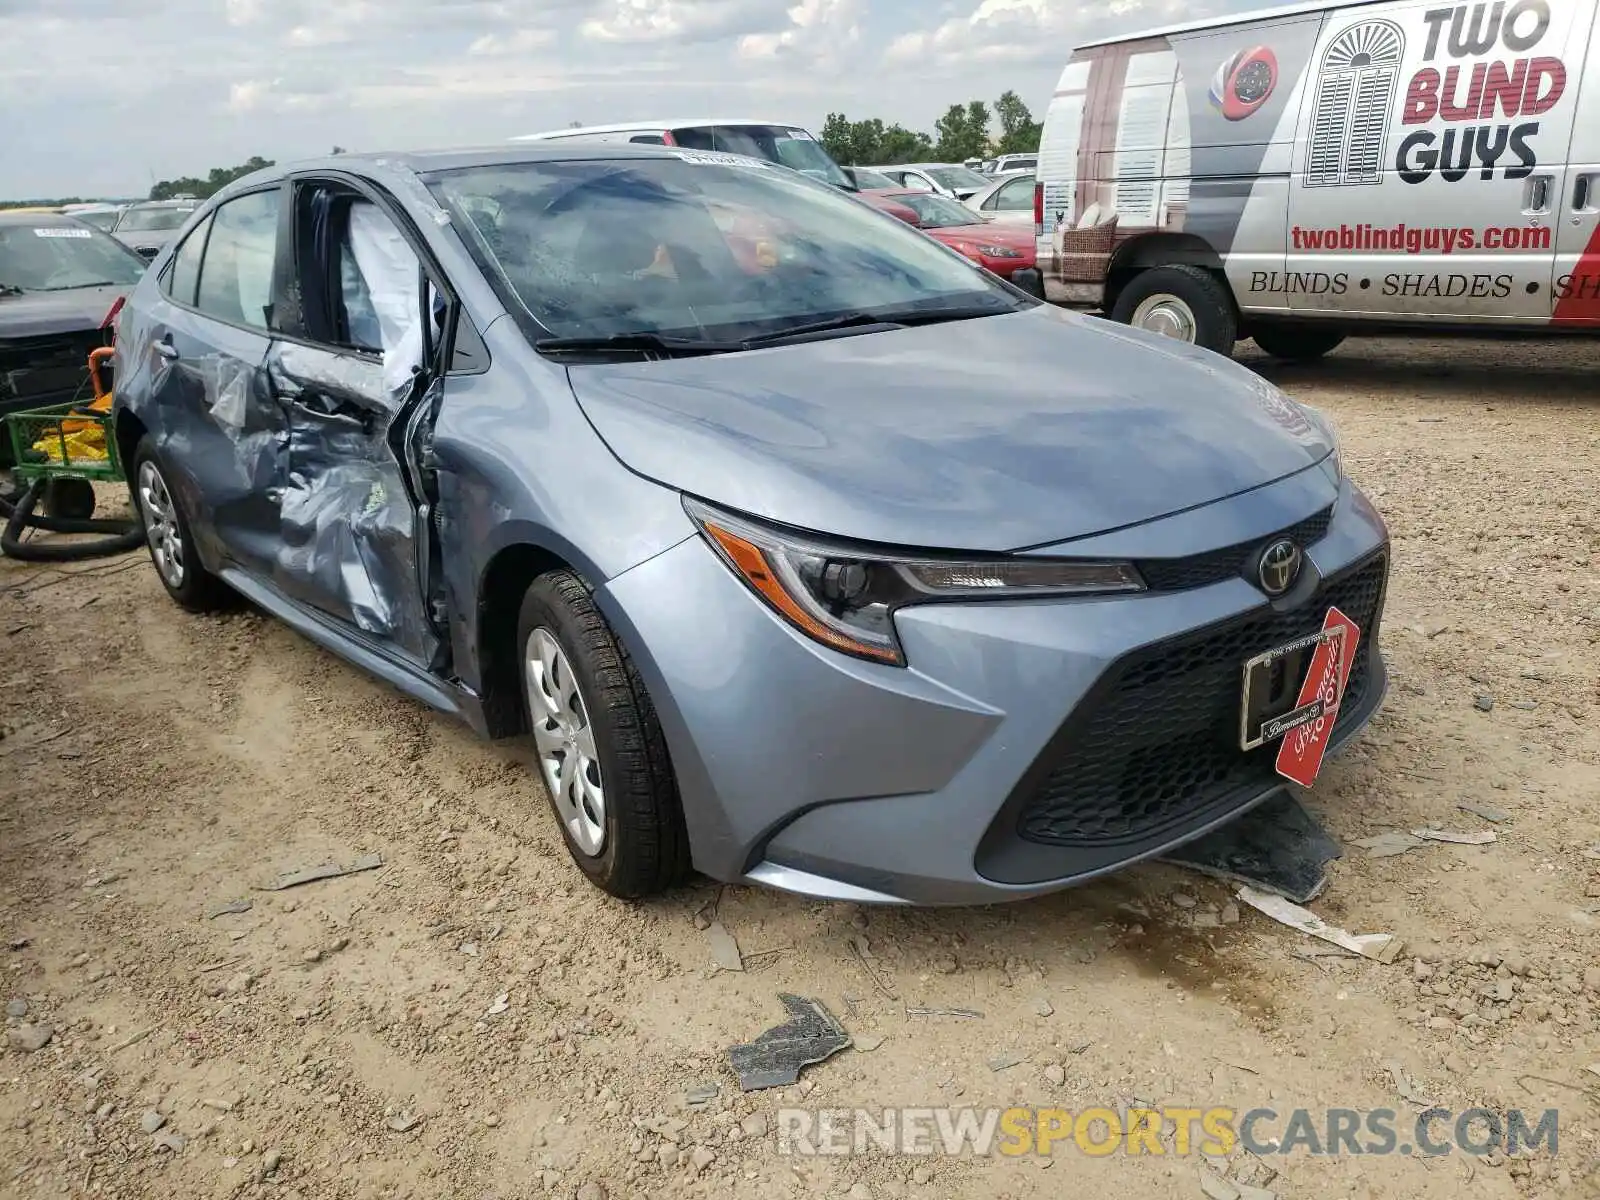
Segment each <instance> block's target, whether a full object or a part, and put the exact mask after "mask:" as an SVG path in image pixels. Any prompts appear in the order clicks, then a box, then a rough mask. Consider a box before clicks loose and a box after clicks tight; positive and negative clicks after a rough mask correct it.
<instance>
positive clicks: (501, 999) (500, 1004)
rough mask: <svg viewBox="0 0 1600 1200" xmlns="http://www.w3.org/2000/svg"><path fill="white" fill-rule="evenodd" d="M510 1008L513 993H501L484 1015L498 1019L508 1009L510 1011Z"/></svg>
mask: <svg viewBox="0 0 1600 1200" xmlns="http://www.w3.org/2000/svg"><path fill="white" fill-rule="evenodd" d="M510 1007H511V993H510V992H501V993H500V994H499V995H498V996H496V997H495V998H494V1003H493V1004H491V1005H489V1008H488V1011H487V1012H485V1013H484V1015H485V1016H488V1017H498V1016H499V1015H500V1014H501V1013H503V1012H505V1011H506V1009H508V1008H510Z"/></svg>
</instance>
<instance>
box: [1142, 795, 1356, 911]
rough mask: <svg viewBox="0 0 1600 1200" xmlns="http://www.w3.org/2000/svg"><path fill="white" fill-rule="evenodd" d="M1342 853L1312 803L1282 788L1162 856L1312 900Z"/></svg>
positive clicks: (1178, 863) (1222, 876) (1259, 887)
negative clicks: (1313, 812) (1310, 808)
mask: <svg viewBox="0 0 1600 1200" xmlns="http://www.w3.org/2000/svg"><path fill="white" fill-rule="evenodd" d="M1341 854H1342V851H1341V849H1340V846H1339V843H1338V842H1337V841H1335V840H1334V838H1333V837H1332V836H1330V835H1329V833H1328V831H1327V830H1326V829H1324V828H1323V827H1322V825H1321V823H1320V822H1319V821H1318V820H1317V819H1316V818H1315V817H1314V816H1312V815H1311V813H1310V812H1309V811H1307V809H1306V807H1305V806H1304V805H1303V804H1301V803H1300V802H1299V801H1298V800H1296V799H1295V798H1294V797H1293V796H1291V795H1289V793H1288V792H1282V793H1280V794H1278V795H1277V796H1275V797H1273V798H1272V799H1271V800H1268V801H1267V802H1266V803H1264V804H1259V805H1257V806H1256V807H1255V808H1253V809H1251V810H1250V811H1249V812H1247V813H1245V814H1244V815H1243V816H1242V817H1239V818H1237V819H1235V820H1232V821H1229V822H1228V823H1227V824H1226V825H1224V826H1222V828H1220V829H1216V830H1213V831H1212V832H1211V833H1208V834H1207V835H1206V836H1205V837H1203V838H1200V839H1198V840H1197V841H1193V842H1190V843H1189V844H1188V845H1186V846H1180V847H1179V848H1178V849H1176V850H1173V851H1171V852H1169V853H1167V854H1165V855H1163V856H1162V858H1161V861H1162V862H1167V863H1171V864H1173V865H1174V866H1179V867H1186V868H1188V869H1189V870H1191V871H1199V872H1200V873H1201V874H1204V875H1210V876H1213V877H1215V878H1218V879H1226V880H1227V881H1228V882H1230V883H1241V884H1245V885H1246V886H1249V887H1253V888H1256V889H1257V890H1259V891H1263V892H1270V893H1272V894H1273V895H1278V896H1283V897H1284V898H1285V899H1288V900H1292V901H1294V902H1295V903H1297V904H1309V903H1310V902H1311V901H1312V900H1315V899H1316V898H1317V896H1318V895H1319V894H1320V893H1321V892H1322V889H1323V887H1324V886H1325V885H1326V884H1327V881H1328V864H1329V863H1330V862H1332V861H1333V860H1334V859H1336V858H1339V857H1340V855H1341ZM1174 902H1175V903H1176V902H1177V901H1176V897H1174Z"/></svg>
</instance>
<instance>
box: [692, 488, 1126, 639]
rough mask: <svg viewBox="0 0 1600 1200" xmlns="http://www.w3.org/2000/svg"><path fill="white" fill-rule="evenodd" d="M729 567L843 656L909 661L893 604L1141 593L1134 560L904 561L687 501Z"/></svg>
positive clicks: (793, 621)
mask: <svg viewBox="0 0 1600 1200" xmlns="http://www.w3.org/2000/svg"><path fill="white" fill-rule="evenodd" d="M683 506H684V509H685V510H686V511H687V512H688V514H689V516H690V518H691V519H692V520H693V521H694V522H695V524H696V525H698V526H699V527H700V531H701V532H702V533H703V534H704V535H705V537H706V540H707V541H708V542H709V543H710V544H711V546H712V548H713V549H714V550H715V551H716V552H717V554H718V556H719V557H721V559H722V561H723V562H724V563H726V564H727V565H728V568H729V569H730V570H731V571H733V573H734V574H735V575H737V576H738V577H739V579H740V580H741V581H743V583H744V584H745V586H746V587H748V588H749V589H750V590H751V591H752V592H754V593H755V594H756V595H757V596H759V597H760V598H761V600H762V601H764V602H765V603H766V604H767V605H768V606H769V607H770V608H771V609H772V610H773V611H774V612H776V613H777V614H778V615H779V616H781V617H782V618H783V619H784V620H786V621H788V622H789V624H791V625H793V626H794V627H795V628H796V629H798V630H799V631H800V632H801V633H804V634H805V635H806V636H808V637H810V638H812V639H813V640H814V641H817V642H820V643H821V644H822V645H824V646H828V647H831V648H832V649H834V650H838V651H840V652H842V653H844V654H853V655H855V656H856V657H858V658H865V659H870V660H872V661H873V662H881V663H891V664H893V665H895V666H904V665H905V661H906V660H905V654H904V653H903V652H902V651H901V649H900V641H899V639H898V638H897V637H896V636H895V630H894V613H895V610H896V609H900V608H904V607H906V606H907V605H911V604H931V603H938V602H941V601H956V600H959V601H972V600H1017V599H1025V598H1029V597H1038V596H1077V595H1104V594H1106V593H1114V592H1142V591H1143V590H1144V586H1145V585H1144V580H1143V579H1141V578H1140V577H1139V572H1138V571H1137V570H1136V569H1135V568H1134V566H1133V564H1132V563H1127V562H1110V561H1103V560H1098V559H1096V560H1088V559H1073V560H1067V559H1047V558H1007V557H1004V556H998V557H992V558H978V559H974V558H968V557H957V556H949V557H934V556H926V557H924V556H917V557H903V556H898V555H889V554H885V553H883V552H880V551H874V550H872V549H870V548H867V547H860V546H851V545H848V544H846V543H843V542H834V541H831V540H829V539H825V538H817V537H813V536H810V535H806V534H800V533H795V532H790V531H788V530H779V529H775V528H773V527H771V526H768V525H765V524H761V523H758V522H755V521H751V520H748V519H746V518H744V517H738V516H735V515H733V514H732V513H727V512H723V511H722V510H721V509H717V508H713V507H712V506H711V505H709V504H705V503H703V502H702V501H699V500H694V499H691V498H689V497H687V496H686V497H684V501H683Z"/></svg>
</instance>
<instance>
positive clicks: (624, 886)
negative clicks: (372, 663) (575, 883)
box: [517, 571, 689, 899]
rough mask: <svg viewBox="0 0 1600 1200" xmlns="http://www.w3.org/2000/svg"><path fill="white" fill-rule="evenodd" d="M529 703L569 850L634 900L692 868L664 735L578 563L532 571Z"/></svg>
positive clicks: (522, 636) (527, 630)
mask: <svg viewBox="0 0 1600 1200" xmlns="http://www.w3.org/2000/svg"><path fill="white" fill-rule="evenodd" d="M517 646H518V647H519V648H520V650H521V656H522V678H523V702H524V704H525V705H526V706H527V715H528V727H529V729H530V730H531V732H532V734H533V743H534V748H535V750H536V751H537V753H538V756H539V773H540V775H541V777H542V778H543V780H544V785H545V790H546V791H548V792H549V794H550V806H551V808H552V809H554V811H555V815H556V820H557V822H558V823H559V824H560V827H561V836H562V839H563V840H564V841H565V842H566V843H567V851H568V853H570V854H571V855H572V859H573V861H574V862H575V863H577V864H578V866H579V867H580V868H581V869H582V871H583V873H584V874H585V875H587V876H588V877H589V880H590V882H592V883H594V884H595V886H597V887H599V888H601V889H602V890H604V891H606V892H609V893H610V894H611V895H613V896H619V897H622V898H623V899H636V898H638V897H640V896H647V895H650V894H652V893H655V892H660V891H664V890H665V889H667V888H669V887H671V886H672V885H673V884H674V883H677V882H678V881H679V880H680V879H682V878H683V876H684V875H685V874H687V872H688V868H689V851H688V834H687V832H686V830H685V827H684V822H683V809H682V806H681V804H680V802H679V799H678V787H677V781H676V779H675V778H674V776H673V773H672V763H671V761H670V760H669V758H668V756H667V744H666V738H665V737H664V736H663V735H662V732H661V726H660V723H659V722H658V721H657V720H656V713H655V708H654V706H653V705H652V704H651V702H650V697H649V695H648V693H646V691H645V688H644V683H643V681H642V680H641V679H640V678H639V673H638V671H637V670H636V669H635V667H634V665H633V662H632V660H631V659H630V658H629V657H628V654H627V651H626V650H624V649H623V647H622V645H621V643H620V642H619V641H618V640H617V637H616V635H615V634H614V633H613V632H612V631H611V626H610V625H609V624H607V622H606V619H605V617H604V616H602V615H601V613H600V610H599V609H598V608H596V607H595V603H594V600H593V598H592V597H591V596H590V594H589V589H588V588H587V587H585V586H584V584H583V581H582V580H581V579H579V578H578V577H577V576H576V575H574V574H572V573H571V572H570V571H554V572H551V573H550V574H548V575H542V576H540V577H539V578H538V579H536V580H534V582H533V584H532V585H531V586H530V587H529V588H528V592H527V595H526V596H524V597H523V601H522V611H521V613H520V614H519V616H518V620H517Z"/></svg>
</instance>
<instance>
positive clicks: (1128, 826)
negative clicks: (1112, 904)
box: [1017, 555, 1388, 846]
mask: <svg viewBox="0 0 1600 1200" xmlns="http://www.w3.org/2000/svg"><path fill="white" fill-rule="evenodd" d="M1387 574H1388V561H1387V559H1386V557H1384V556H1382V555H1379V556H1378V557H1376V558H1374V559H1370V560H1368V561H1367V562H1366V563H1365V564H1363V565H1361V566H1359V567H1358V568H1356V569H1355V570H1353V571H1351V572H1348V573H1346V574H1345V575H1343V576H1342V577H1340V578H1339V579H1337V580H1334V581H1332V582H1329V583H1326V584H1324V585H1323V587H1322V588H1321V589H1320V590H1319V591H1318V592H1317V594H1316V595H1315V596H1314V597H1313V598H1312V599H1311V600H1309V601H1307V602H1306V603H1305V604H1304V605H1303V606H1302V607H1301V608H1299V609H1298V610H1296V611H1294V612H1290V613H1275V612H1272V611H1270V610H1268V611H1265V612H1257V613H1251V614H1249V615H1247V616H1244V617H1240V618H1237V619H1235V620H1232V621H1229V622H1227V623H1225V624H1222V625H1217V626H1212V627H1211V628H1209V629H1205V630H1202V631H1200V632H1198V633H1193V634H1186V635H1184V636H1183V637H1180V638H1174V639H1171V640H1169V641H1166V642H1161V643H1158V644H1156V645H1153V646H1147V647H1145V648H1144V649H1142V650H1138V651H1136V652H1135V653H1133V654H1131V655H1129V656H1127V657H1126V658H1124V659H1122V660H1121V661H1119V662H1118V663H1116V664H1114V665H1113V666H1112V668H1111V670H1110V672H1109V673H1108V675H1107V676H1106V677H1105V678H1104V679H1103V680H1102V681H1101V682H1100V683H1099V684H1098V685H1097V686H1096V689H1095V692H1094V694H1093V695H1092V696H1091V697H1090V698H1089V699H1087V700H1086V701H1085V703H1084V704H1083V705H1082V706H1080V708H1079V714H1081V715H1077V714H1075V715H1074V717H1073V718H1072V723H1071V724H1070V725H1069V727H1068V728H1067V729H1064V730H1063V731H1062V732H1063V736H1062V737H1061V738H1060V739H1059V741H1060V742H1064V743H1065V745H1066V749H1065V750H1064V751H1062V752H1061V754H1060V757H1059V759H1058V760H1057V761H1056V763H1055V764H1054V766H1053V767H1052V768H1051V769H1050V771H1049V774H1048V775H1047V776H1046V777H1045V779H1044V782H1043V783H1042V784H1041V785H1040V786H1039V788H1038V790H1037V791H1036V792H1035V793H1034V795H1033V796H1032V797H1030V798H1029V799H1028V800H1027V802H1026V803H1025V805H1024V807H1023V809H1022V813H1021V816H1020V818H1019V821H1018V830H1017V831H1018V833H1019V834H1020V835H1021V836H1022V837H1023V838H1025V839H1027V840H1028V841H1032V842H1041V843H1045V844H1048V845H1057V846H1093V845H1108V844H1114V843H1117V842H1123V841H1136V840H1142V839H1144V838H1148V837H1152V836H1154V835H1157V834H1160V833H1162V832H1164V831H1166V830H1168V829H1173V830H1175V829H1177V827H1179V826H1181V825H1196V826H1197V825H1201V824H1204V823H1205V822H1206V821H1208V820H1210V819H1211V818H1212V817H1213V816H1214V815H1216V814H1218V813H1220V812H1222V811H1224V810H1226V809H1227V808H1229V807H1231V806H1232V805H1233V804H1236V803H1238V802H1240V799H1241V797H1242V796H1243V795H1244V794H1246V793H1252V794H1253V793H1256V792H1259V791H1260V790H1261V789H1262V788H1263V787H1265V786H1267V785H1269V784H1270V783H1271V782H1272V781H1273V780H1274V779H1275V778H1276V771H1275V769H1274V766H1273V761H1274V759H1275V757H1276V755H1277V752H1278V747H1277V745H1276V744H1270V745H1266V746H1261V747H1258V748H1257V749H1255V750H1251V751H1248V752H1246V751H1242V750H1240V749H1239V705H1240V701H1241V696H1240V691H1241V683H1242V670H1243V666H1244V663H1245V661H1246V660H1248V659H1249V658H1251V657H1253V656H1254V655H1256V654H1259V653H1261V652H1263V651H1265V650H1270V649H1273V648H1274V647H1277V646H1281V645H1283V644H1284V643H1286V642H1291V641H1294V640H1295V639H1297V638H1301V637H1305V636H1307V635H1309V634H1313V633H1316V632H1317V631H1318V630H1320V629H1321V628H1322V622H1323V617H1324V615H1325V614H1326V612H1327V610H1328V607H1329V606H1330V605H1337V606H1338V607H1339V609H1340V610H1341V611H1343V612H1344V613H1345V614H1346V615H1347V616H1349V617H1350V618H1351V619H1352V620H1354V621H1355V622H1356V624H1357V625H1358V626H1359V627H1360V629H1361V634H1362V636H1361V643H1360V645H1359V646H1358V647H1357V650H1356V659H1355V663H1354V664H1353V666H1352V668H1351V672H1350V683H1349V687H1348V689H1347V691H1346V693H1345V698H1344V702H1343V704H1342V705H1341V707H1340V717H1339V721H1338V723H1337V724H1336V725H1335V727H1334V728H1335V735H1336V736H1337V734H1338V732H1339V730H1341V729H1342V728H1343V727H1344V726H1345V725H1346V723H1347V722H1348V721H1349V720H1351V719H1353V718H1354V717H1355V715H1356V714H1357V713H1358V712H1359V711H1360V709H1361V707H1362V701H1363V699H1364V698H1365V696H1366V692H1367V688H1368V687H1369V685H1370V683H1371V677H1372V670H1371V667H1372V650H1373V643H1374V641H1375V638H1374V636H1373V635H1374V633H1375V631H1376V630H1375V624H1376V618H1377V615H1378V611H1379V607H1380V605H1381V603H1382V598H1383V589H1384V581H1385V578H1386V576H1387Z"/></svg>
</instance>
